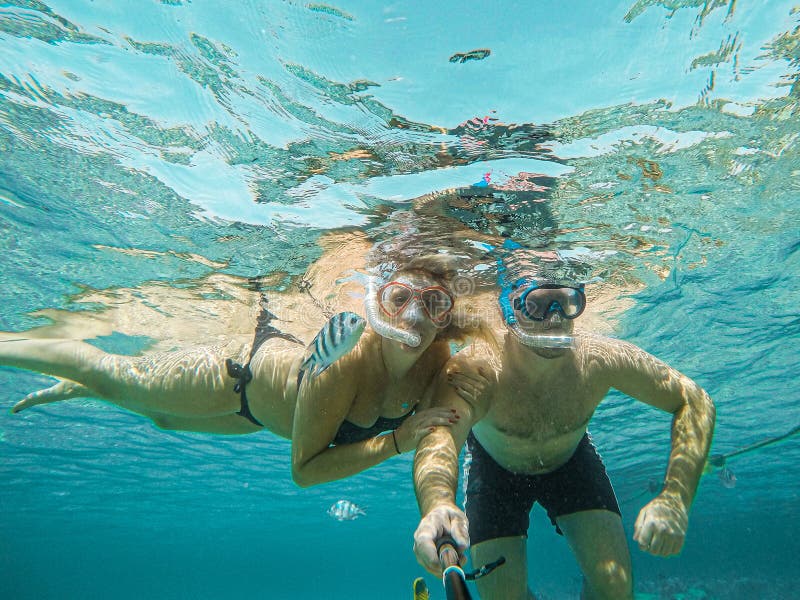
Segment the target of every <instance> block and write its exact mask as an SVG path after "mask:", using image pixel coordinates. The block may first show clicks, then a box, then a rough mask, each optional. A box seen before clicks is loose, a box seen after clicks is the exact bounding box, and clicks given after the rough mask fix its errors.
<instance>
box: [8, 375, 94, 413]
mask: <svg viewBox="0 0 800 600" xmlns="http://www.w3.org/2000/svg"><path fill="white" fill-rule="evenodd" d="M94 395H95V394H93V393H92V391H91V390H90V389H89V388H87V387H86V386H83V385H81V384H79V383H75V382H74V381H66V380H65V381H59V382H58V383H57V384H55V385H54V386H52V387H49V388H46V389H43V390H39V391H38V392H33V393H31V394H28V395H27V396H25V397H24V398H23V399H22V400H20V401H19V402H17V403H16V404H15V405H14V406H13V407H12V408H11V412H12V413H18V412H20V411H22V410H25V409H26V408H30V407H31V406H36V405H37V404H50V403H51V402H59V401H60V400H69V399H70V398H86V397H89V396H94Z"/></svg>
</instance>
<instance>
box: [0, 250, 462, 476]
mask: <svg viewBox="0 0 800 600" xmlns="http://www.w3.org/2000/svg"><path fill="white" fill-rule="evenodd" d="M453 275H454V270H453V269H452V268H451V266H450V265H449V264H448V262H447V261H446V260H443V259H442V257H441V255H434V256H431V257H421V258H417V259H414V260H412V261H410V262H409V263H408V264H407V265H406V266H405V267H403V268H401V269H400V270H397V271H395V272H394V273H393V275H392V276H391V277H390V278H389V279H388V280H387V281H386V282H385V283H384V284H383V285H381V286H380V287H379V288H378V289H374V288H375V287H376V286H370V287H369V288H368V294H367V298H366V299H365V304H366V305H367V314H368V318H369V320H370V324H371V325H372V330H368V331H367V332H365V333H364V334H363V335H362V336H361V338H360V339H359V341H358V343H357V344H356V346H355V347H354V349H353V350H352V351H351V352H349V353H348V354H346V355H345V356H343V357H342V358H341V359H339V360H338V361H337V362H335V363H334V364H333V365H332V366H330V368H328V369H327V370H325V371H324V372H323V373H321V374H319V375H318V376H316V377H312V376H303V374H301V372H300V370H301V369H300V368H301V363H302V361H303V359H304V356H305V353H306V351H305V347H304V345H302V344H301V343H299V340H297V339H296V338H294V337H293V336H291V335H288V334H282V333H281V332H279V331H278V330H277V329H275V328H274V327H272V326H271V325H270V323H269V320H270V317H271V316H272V315H271V313H269V312H266V313H262V318H261V319H260V322H259V329H258V331H257V334H258V333H261V334H264V335H262V336H261V337H262V338H265V339H263V343H261V344H260V345H259V344H258V343H254V344H253V346H252V350H250V349H249V348H248V347H243V348H241V349H240V350H239V353H238V356H237V358H239V359H240V362H234V360H232V359H230V358H229V357H227V356H225V354H223V353H222V352H221V351H219V350H215V349H213V348H202V349H195V350H190V351H185V352H168V353H159V354H153V355H149V356H145V357H129V356H121V355H114V354H108V353H105V352H103V351H101V350H99V349H98V348H96V347H94V346H92V345H90V344H87V343H84V342H78V341H74V340H54V339H24V338H23V337H22V336H21V335H20V334H9V333H5V334H0V364H2V365H5V366H13V367H18V368H23V369H28V370H33V371H38V372H41V373H46V374H49V375H53V376H55V377H59V378H62V379H64V380H65V381H62V382H61V383H59V384H57V385H55V386H53V387H52V388H48V389H47V390H42V391H40V392H36V393H34V394H31V395H29V396H28V397H26V398H25V399H24V400H22V401H21V402H20V403H18V404H17V405H16V406H15V407H14V409H13V412H19V411H20V410H24V409H26V408H28V407H30V406H34V405H36V404H43V403H47V402H55V401H58V400H63V399H67V398H74V397H78V396H92V397H97V398H101V399H104V400H107V401H109V402H111V403H113V404H116V405H117V406H120V407H122V408H125V409H127V410H130V411H133V412H136V413H139V414H142V415H144V416H147V417H149V418H150V419H152V420H153V422H154V423H155V424H156V425H158V426H159V427H161V428H164V429H180V430H187V431H199V432H208V433H221V434H241V433H251V432H255V431H258V430H260V429H262V428H265V429H268V430H270V431H272V432H273V433H275V434H277V435H280V436H283V437H287V438H291V439H292V471H293V476H294V479H295V481H296V482H297V483H298V485H301V486H309V485H314V484H319V483H323V482H327V481H333V480H336V479H340V478H343V477H347V476H348V475H353V474H355V473H359V472H361V471H363V470H364V469H367V468H369V467H371V466H373V465H375V464H378V463H380V462H382V461H383V460H386V459H387V458H389V457H391V456H393V455H395V454H399V453H403V452H408V451H410V450H412V449H414V448H416V445H417V441H418V440H419V439H421V437H423V436H424V435H426V434H427V433H428V432H429V431H430V429H431V428H432V427H434V426H437V425H442V426H448V425H450V424H452V423H454V422H456V420H457V418H458V416H457V415H455V414H454V413H453V412H451V411H449V410H443V409H431V408H428V405H429V402H430V397H429V394H428V390H429V389H430V387H431V384H432V383H433V381H434V378H435V377H436V375H437V374H438V373H439V371H440V370H441V368H442V367H443V365H444V364H445V363H446V361H447V360H448V358H449V357H450V346H449V342H450V341H451V340H455V339H460V338H461V337H462V336H463V335H464V334H465V333H466V331H465V330H464V328H462V327H459V326H458V325H456V324H454V323H455V321H457V320H458V318H457V316H456V315H455V314H454V308H455V299H454V297H453V294H452V293H451V292H450V291H449V290H448V281H449V280H450V279H451V278H452V276H453ZM376 331H380V332H381V333H382V334H383V335H379V334H378V333H376ZM414 338H417V339H418V344H417V345H413V343H414V342H416V341H417V339H414ZM256 339H257V341H258V339H259V336H258V335H257V338H256ZM248 350H250V354H249V360H242V359H243V358H244V357H245V356H246V352H247V351H248ZM242 363H246V364H245V365H244V366H242ZM248 371H249V373H248ZM247 375H251V377H249V378H248V377H247ZM234 386H236V392H234V391H233V388H234ZM385 431H390V433H383V434H382V432H385Z"/></svg>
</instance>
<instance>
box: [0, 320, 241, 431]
mask: <svg viewBox="0 0 800 600" xmlns="http://www.w3.org/2000/svg"><path fill="white" fill-rule="evenodd" d="M9 338H10V336H8V335H4V336H3V337H0V365H4V366H11V367H17V368H20V369H27V370H30V371H38V372H39V373H44V374H47V375H53V376H55V377H59V378H63V379H68V380H70V381H71V382H74V383H75V384H77V385H79V386H81V388H70V386H68V385H66V384H65V385H64V386H63V387H59V385H58V384H57V385H56V386H54V388H50V389H49V390H45V391H43V392H41V394H42V395H41V397H40V398H39V399H40V400H42V399H44V401H50V402H55V401H57V400H63V399H66V398H68V397H76V396H77V395H83V394H84V391H85V390H86V389H87V388H88V390H90V391H91V392H92V393H91V395H92V396H96V397H98V398H101V399H103V400H108V401H110V402H113V403H114V404H116V405H118V406H120V407H122V408H125V409H128V410H131V411H134V412H137V413H141V414H144V415H147V416H151V415H153V414H154V413H159V414H165V415H174V416H183V417H214V416H222V415H226V414H231V413H235V412H236V411H237V410H239V396H238V395H237V394H234V393H233V391H232V387H233V384H234V382H233V380H232V379H231V378H230V377H228V376H227V372H226V371H225V360H224V357H223V356H222V355H221V354H219V353H217V352H215V351H213V350H210V349H197V350H191V351H186V352H169V353H163V354H154V355H150V356H146V357H130V356H121V355H116V354H108V353H106V352H103V351H102V350H100V349H98V348H95V347H94V346H91V345H90V344H87V343H85V342H79V341H75V340H48V339H21V338H19V337H17V338H12V339H9ZM73 392H74V395H73ZM26 400H28V399H26ZM23 402H25V401H23ZM40 403H42V402H37V401H35V399H31V400H30V401H29V402H27V403H26V404H24V405H23V406H21V407H19V408H18V410H22V409H23V408H27V407H28V406H32V405H34V404H40Z"/></svg>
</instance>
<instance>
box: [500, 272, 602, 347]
mask: <svg viewBox="0 0 800 600" xmlns="http://www.w3.org/2000/svg"><path fill="white" fill-rule="evenodd" d="M509 301H510V302H511V305H512V307H513V308H514V314H515V316H516V318H517V323H518V326H519V327H520V329H522V330H523V331H525V332H527V333H531V334H537V333H538V334H542V335H563V334H565V333H569V332H571V331H572V330H573V327H574V325H573V322H572V321H573V320H574V319H576V318H577V317H579V316H580V315H581V313H582V312H583V310H584V308H585V307H586V296H585V295H584V294H583V290H582V288H580V287H569V286H560V285H553V284H537V283H536V282H531V284H530V285H526V286H521V287H520V288H519V289H518V290H516V291H514V292H512V293H511V294H510V296H509Z"/></svg>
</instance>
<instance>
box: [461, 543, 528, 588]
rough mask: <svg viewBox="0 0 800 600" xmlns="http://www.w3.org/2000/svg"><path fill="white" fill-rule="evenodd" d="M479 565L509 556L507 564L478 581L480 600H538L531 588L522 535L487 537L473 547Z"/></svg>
mask: <svg viewBox="0 0 800 600" xmlns="http://www.w3.org/2000/svg"><path fill="white" fill-rule="evenodd" d="M470 556H471V557H472V566H473V568H475V569H477V568H479V567H482V566H483V565H485V564H488V563H491V562H494V561H496V560H497V559H498V558H499V557H500V556H505V557H506V562H505V564H504V565H502V566H500V567H498V568H497V569H496V570H495V571H492V572H491V573H489V574H488V575H486V576H485V577H481V578H480V579H478V580H476V581H475V585H476V586H477V587H478V593H479V594H480V597H481V600H535V598H536V597H535V596H534V595H533V593H532V592H531V591H530V590H529V589H528V553H527V539H526V538H524V537H522V536H513V537H503V538H496V539H493V540H486V541H485V542H481V543H480V544H475V545H474V546H472V547H471V548H470Z"/></svg>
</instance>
